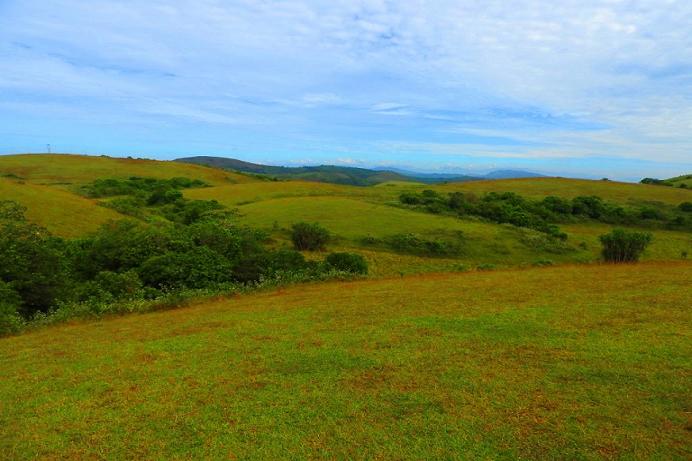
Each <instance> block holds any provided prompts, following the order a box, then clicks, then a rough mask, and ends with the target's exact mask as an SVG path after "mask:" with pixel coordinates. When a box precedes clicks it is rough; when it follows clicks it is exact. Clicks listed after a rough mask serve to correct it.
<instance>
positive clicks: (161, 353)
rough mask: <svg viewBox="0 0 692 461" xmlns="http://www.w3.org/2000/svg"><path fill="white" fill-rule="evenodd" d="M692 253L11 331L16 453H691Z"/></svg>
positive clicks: (308, 290) (0, 365)
mask: <svg viewBox="0 0 692 461" xmlns="http://www.w3.org/2000/svg"><path fill="white" fill-rule="evenodd" d="M690 269H692V265H691V264H688V263H665V264H664V263H646V264H641V265H637V266H581V267H578V266H574V267H570V266H566V267H555V268H546V269H531V270H524V271H498V272H489V273H469V274H460V275H459V274H458V275H429V276H420V277H407V278H403V279H402V278H398V279H390V280H379V281H363V282H347V283H344V282H340V283H324V284H314V285H307V286H305V285H304V286H296V287H292V288H288V289H284V290H278V291H275V292H268V293H259V294H253V295H244V296H240V297H234V298H230V299H218V300H216V301H211V302H204V303H200V304H199V305H196V306H192V307H189V308H184V309H180V310H176V311H168V312H161V313H152V314H144V315H132V316H126V317H121V318H115V319H110V320H104V321H99V322H92V323H76V324H72V325H62V326H57V327H51V328H46V329H44V330H40V331H37V332H33V333H30V334H26V335H22V336H18V337H11V338H4V339H2V340H0V454H1V455H0V456H2V457H4V458H7V459H30V458H36V457H43V458H69V459H75V458H76V459H79V458H109V459H122V458H133V459H142V458H157V459H176V458H178V459H180V458H183V459H199V458H218V459H229V458H230V459H235V458H240V459H278V458H340V459H346V458H360V459H364V458H367V459H372V458H383V459H392V458H394V459H401V458H406V459H445V458H446V459H450V458H455V459H459V458H461V459H479V458H481V459H497V458H518V457H522V458H534V459H557V458H560V459H598V458H611V459H612V458H626V459H644V458H657V459H675V458H678V459H685V458H689V456H690V444H689V429H690V426H689V419H688V418H689V410H690V404H691V403H692V402H690V394H689V389H690V387H691V386H692V377H691V376H690V369H691V367H692V342H691V341H690V333H691V332H692V330H691V322H690V321H691V320H692V314H691V312H690V309H689V299H690V295H691V294H692V292H691V289H690V286H692V276H691V275H690V274H691V273H692V271H691V270H690Z"/></svg>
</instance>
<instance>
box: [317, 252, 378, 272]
mask: <svg viewBox="0 0 692 461" xmlns="http://www.w3.org/2000/svg"><path fill="white" fill-rule="evenodd" d="M325 263H326V264H327V266H328V267H330V268H332V269H336V270H338V271H342V272H350V273H352V274H367V273H368V263H367V261H365V258H363V257H362V256H361V255H359V254H356V253H331V254H330V255H329V256H327V258H326V259H325Z"/></svg>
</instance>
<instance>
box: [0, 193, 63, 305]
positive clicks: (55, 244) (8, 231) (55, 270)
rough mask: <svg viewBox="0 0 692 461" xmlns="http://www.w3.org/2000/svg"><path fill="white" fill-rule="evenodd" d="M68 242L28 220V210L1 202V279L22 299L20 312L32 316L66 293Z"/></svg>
mask: <svg viewBox="0 0 692 461" xmlns="http://www.w3.org/2000/svg"><path fill="white" fill-rule="evenodd" d="M63 249H64V242H63V241H62V240H61V239H58V238H55V237H52V236H51V235H50V233H49V232H48V231H47V230H46V229H44V228H42V227H39V226H36V225H34V224H30V223H28V222H26V220H25V219H24V209H23V208H22V207H21V206H18V205H16V204H11V203H7V202H0V281H4V282H6V283H8V284H11V286H12V290H13V291H14V292H16V293H17V294H18V295H19V297H20V298H21V303H20V306H19V313H20V314H22V316H24V317H25V318H30V317H32V316H33V315H34V313H36V312H37V311H44V312H46V311H48V310H49V309H50V308H51V306H53V305H54V304H55V303H56V302H57V300H59V299H62V298H63V297H64V296H65V293H66V290H67V286H68V279H69V274H68V265H67V261H66V259H65V257H64V254H63V253H62V250H63Z"/></svg>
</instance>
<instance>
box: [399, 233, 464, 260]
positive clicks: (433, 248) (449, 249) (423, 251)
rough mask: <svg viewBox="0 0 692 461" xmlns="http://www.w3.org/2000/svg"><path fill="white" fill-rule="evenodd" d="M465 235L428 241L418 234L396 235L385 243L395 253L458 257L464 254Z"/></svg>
mask: <svg viewBox="0 0 692 461" xmlns="http://www.w3.org/2000/svg"><path fill="white" fill-rule="evenodd" d="M462 238H463V234H461V233H460V234H459V235H458V239H457V240H456V241H453V240H440V239H435V240H428V239H425V238H423V237H420V236H418V235H416V234H395V235H391V236H389V237H387V238H386V239H385V243H386V244H387V246H389V247H390V248H392V249H393V250H395V251H398V252H401V253H411V254H416V255H424V256H448V255H458V254H460V253H461V252H462V245H461V240H462Z"/></svg>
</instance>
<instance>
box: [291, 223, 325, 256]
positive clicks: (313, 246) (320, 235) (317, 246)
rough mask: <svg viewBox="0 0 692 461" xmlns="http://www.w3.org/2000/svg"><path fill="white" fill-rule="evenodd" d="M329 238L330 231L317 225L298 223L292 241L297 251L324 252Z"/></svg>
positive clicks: (293, 230) (292, 234) (294, 227)
mask: <svg viewBox="0 0 692 461" xmlns="http://www.w3.org/2000/svg"><path fill="white" fill-rule="evenodd" d="M329 238H330V235H329V231H328V230H327V229H325V228H324V227H322V226H320V225H319V224H317V223H306V222H299V223H296V224H294V225H293V229H292V232H291V240H292V241H293V245H294V246H295V248H296V250H309V251H318V250H324V247H325V246H326V245H327V242H329Z"/></svg>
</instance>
